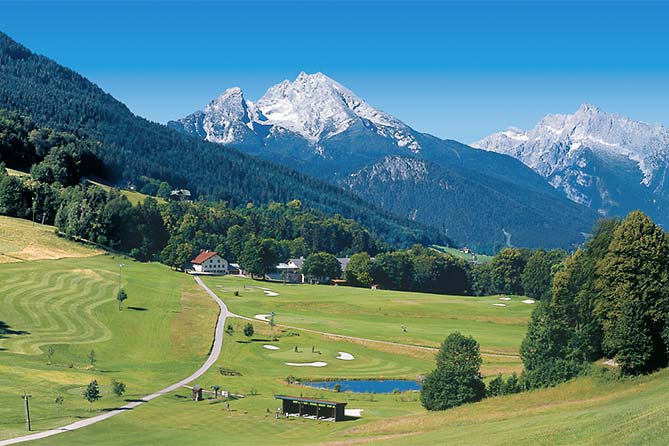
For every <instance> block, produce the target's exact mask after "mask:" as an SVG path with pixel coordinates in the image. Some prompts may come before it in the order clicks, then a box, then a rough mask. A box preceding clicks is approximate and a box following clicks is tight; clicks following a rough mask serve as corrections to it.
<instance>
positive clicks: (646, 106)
mask: <svg viewBox="0 0 669 446" xmlns="http://www.w3.org/2000/svg"><path fill="white" fill-rule="evenodd" d="M667 23H669V3H665V2H654V3H640V2H634V3H624V2H616V1H610V2H603V1H599V2H593V3H583V2H565V1H553V2H517V3H510V2H501V1H494V2H438V1H431V2H401V1H371V2H354V1H340V2H326V1H313V2H305V1H302V2H280V1H274V2H212V1H210V2H202V3H196V2H174V1H166V2H145V3H140V2H104V1H90V2H86V3H77V2H55V1H51V2H32V1H22V2H16V3H13V2H7V1H3V2H2V3H1V4H0V30H2V31H4V32H6V33H8V34H9V35H10V36H11V37H13V38H14V39H16V40H18V41H19V42H21V43H23V44H25V45H27V46H28V47H29V48H31V49H32V50H33V51H35V52H38V53H41V54H44V55H47V56H49V57H50V58H52V59H54V60H56V61H57V62H59V63H61V64H63V65H66V66H68V67H70V68H72V69H74V70H76V71H78V72H80V73H82V74H83V75H85V76H86V77H88V78H89V79H91V80H92V81H94V82H96V83H97V84H98V85H100V86H101V87H102V88H104V89H105V90H107V91H108V92H110V93H111V94H112V95H114V96H115V97H116V98H118V99H120V100H122V101H123V102H125V103H126V104H127V105H128V106H129V107H130V109H131V110H133V111H134V112H135V113H137V114H139V115H141V116H144V117H146V118H149V119H151V120H154V121H158V122H166V121H167V120H169V119H174V118H179V117H182V116H184V115H186V114H189V113H191V112H192V111H194V110H196V109H201V108H202V107H204V105H205V104H206V103H207V102H208V101H209V100H210V99H212V98H214V97H215V96H217V95H218V94H219V93H220V92H221V91H223V90H225V89H226V88H228V87H231V86H240V87H242V89H243V90H244V92H245V95H246V97H247V98H248V99H251V100H255V99H258V98H259V97H260V96H261V95H262V93H263V92H264V91H265V90H266V89H267V88H268V87H269V86H271V85H273V84H275V83H277V82H279V81H281V80H283V79H286V78H289V79H293V78H294V77H295V76H296V75H297V74H298V73H299V72H300V71H301V70H305V71H307V72H315V71H322V72H324V73H325V74H327V75H329V76H330V77H332V78H334V79H335V80H337V81H339V82H341V83H342V84H344V85H346V86H347V87H349V88H350V89H351V90H353V91H354V92H356V93H357V94H358V95H360V96H361V97H362V98H364V99H366V100H367V101H368V102H369V103H370V104H372V105H373V106H375V107H377V108H380V109H382V110H384V111H386V112H388V113H391V114H392V115H394V116H396V117H398V118H400V119H401V120H403V121H405V122H406V123H407V124H409V125H411V126H412V127H414V128H415V129H417V130H420V131H424V132H428V133H432V134H434V135H437V136H440V137H444V138H453V139H457V140H460V141H463V142H471V141H472V140H475V139H478V138H480V137H483V136H486V135H487V134H489V133H492V132H494V131H498V130H501V129H503V128H506V127H508V126H517V127H522V128H527V127H531V126H533V125H534V123H535V122H536V121H537V120H538V119H539V118H540V117H541V116H543V115H545V114H547V113H569V112H573V111H575V110H576V109H577V108H578V106H579V104H580V103H582V102H592V103H594V104H596V105H598V106H599V107H601V108H602V109H604V110H606V111H612V112H617V113H621V114H624V115H627V116H630V117H632V118H636V119H640V120H644V121H649V122H661V123H663V124H664V125H667V123H669V107H668V105H669V57H667V55H668V54H669V50H667V48H669V26H668V25H667Z"/></svg>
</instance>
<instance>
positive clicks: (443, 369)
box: [420, 332, 486, 410]
mask: <svg viewBox="0 0 669 446" xmlns="http://www.w3.org/2000/svg"><path fill="white" fill-rule="evenodd" d="M481 362H482V361H481V354H480V352H479V344H478V342H476V341H475V340H474V338H472V337H471V336H470V337H465V336H463V335H462V334H460V333H457V332H456V333H451V334H450V335H449V336H448V337H447V338H446V340H445V341H444V343H443V344H442V346H441V350H440V351H439V354H438V355H437V368H436V369H435V370H434V371H433V372H432V373H430V374H429V375H427V377H425V380H424V381H423V387H422V389H421V392H420V399H421V402H422V403H423V406H424V407H425V408H426V409H428V410H444V409H448V408H451V407H455V406H459V405H461V404H464V403H469V402H473V401H478V400H480V399H481V398H483V397H484V396H485V391H486V388H485V384H484V383H483V380H482V379H481V373H480V371H479V368H480V367H481Z"/></svg>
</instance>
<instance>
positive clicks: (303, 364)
mask: <svg viewBox="0 0 669 446" xmlns="http://www.w3.org/2000/svg"><path fill="white" fill-rule="evenodd" d="M286 365H290V366H293V367H325V366H326V365H328V363H327V362H323V361H316V362H287V363H286Z"/></svg>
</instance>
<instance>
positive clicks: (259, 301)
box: [0, 217, 669, 446]
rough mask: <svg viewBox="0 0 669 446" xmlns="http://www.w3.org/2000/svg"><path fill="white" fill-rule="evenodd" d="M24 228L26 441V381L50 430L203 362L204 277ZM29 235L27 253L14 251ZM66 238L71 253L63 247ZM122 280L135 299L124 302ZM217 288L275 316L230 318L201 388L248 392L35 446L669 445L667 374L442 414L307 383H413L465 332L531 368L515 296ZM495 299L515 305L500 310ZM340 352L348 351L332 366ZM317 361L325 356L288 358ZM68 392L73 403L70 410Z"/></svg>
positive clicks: (14, 322)
mask: <svg viewBox="0 0 669 446" xmlns="http://www.w3.org/2000/svg"><path fill="white" fill-rule="evenodd" d="M24 223H25V222H21V221H18V220H15V219H7V218H4V217H0V231H4V232H0V234H2V235H1V236H0V243H2V244H3V246H5V248H4V249H5V251H4V252H6V253H8V254H10V255H11V256H12V257H10V258H11V259H12V260H11V261H9V262H7V263H3V264H2V265H0V321H2V322H3V323H4V324H6V326H7V327H8V333H7V334H4V335H2V337H1V338H0V439H5V438H11V437H14V436H19V435H23V434H25V428H24V419H23V407H22V400H21V397H20V396H21V394H22V393H23V392H24V391H25V392H28V393H30V394H31V395H32V398H31V399H30V403H31V413H32V418H33V429H34V430H36V431H39V430H45V429H48V428H53V427H57V426H62V425H65V424H68V423H70V422H72V421H76V420H78V419H83V418H87V417H90V416H93V415H96V414H99V413H103V412H104V411H105V410H109V409H111V408H114V407H118V406H120V405H123V404H125V402H126V401H128V400H133V399H138V398H141V397H142V396H144V395H146V394H149V393H152V392H154V391H156V390H159V389H161V388H163V387H165V386H167V385H169V384H171V383H173V382H176V381H178V380H180V379H182V378H183V377H185V376H188V375H189V374H191V373H192V372H193V371H194V370H196V369H197V368H198V367H199V366H200V365H201V364H202V363H203V362H204V360H205V358H206V356H207V354H208V352H209V348H210V346H211V341H212V335H213V328H214V323H215V318H216V316H217V314H218V307H217V306H216V304H215V303H214V302H213V301H212V300H211V298H210V297H209V296H208V295H207V294H206V293H205V292H204V291H203V290H202V289H201V288H199V287H198V286H197V284H196V283H195V282H194V280H193V279H192V277H190V276H188V275H186V274H182V273H177V272H175V271H172V270H170V269H168V268H167V267H165V266H163V265H160V264H156V263H138V262H134V261H132V260H130V259H127V258H123V257H119V256H113V255H110V254H100V252H99V251H95V250H92V249H90V248H87V247H85V246H82V245H77V244H74V243H71V242H68V241H66V240H62V239H59V238H57V237H56V236H55V235H54V233H53V229H52V228H48V227H41V226H39V225H37V226H36V227H33V226H32V225H31V224H30V222H28V223H27V224H24ZM12 228H17V229H16V231H15V232H12V231H11V229H12ZM10 245H11V249H8V248H7V247H9V246H10ZM27 246H32V248H31V252H32V256H30V257H27V256H23V257H21V256H20V255H15V254H16V253H21V252H25V249H26V247H27ZM56 247H57V249H59V250H61V251H60V255H59V256H57V257H54V256H53V255H52V254H53V253H52V251H53V250H54V249H56ZM121 263H123V264H124V265H125V266H124V267H123V268H122V269H120V268H119V264H121ZM121 273H122V285H123V287H124V289H125V290H126V291H127V293H128V296H129V299H128V300H127V301H126V302H125V303H124V308H123V311H118V309H117V303H116V301H115V295H116V292H117V290H118V286H119V280H121ZM205 282H206V283H207V284H208V286H209V287H210V288H211V289H212V290H214V291H215V292H216V293H217V294H218V295H219V296H220V297H221V298H222V299H223V300H224V301H225V302H226V303H227V305H228V306H229V308H230V310H231V311H233V312H236V313H238V314H240V315H242V316H245V317H248V318H251V319H253V318H254V317H255V316H256V315H259V314H268V313H270V312H272V311H274V312H275V313H276V319H275V320H276V323H277V326H276V327H275V328H274V333H273V334H274V335H275V336H276V340H273V339H272V337H271V336H270V327H269V324H267V323H265V322H261V321H259V320H253V321H252V324H253V326H254V328H255V333H254V335H253V336H251V337H247V336H245V335H244V333H243V328H244V325H246V324H247V321H246V320H242V319H236V318H235V319H228V323H230V324H231V325H232V331H231V332H230V333H226V334H225V339H224V342H223V351H222V354H221V357H220V358H219V360H218V361H217V363H216V364H215V365H214V366H213V367H212V368H211V369H210V370H209V371H208V372H207V373H206V374H205V375H203V376H202V377H201V378H199V379H198V380H197V381H196V382H195V383H193V384H199V385H201V386H202V387H203V388H205V389H207V390H211V388H212V386H214V385H217V386H220V387H221V388H222V389H223V390H226V391H229V392H232V393H235V394H240V395H243V397H242V398H231V399H229V400H227V399H225V398H222V397H219V398H217V399H216V398H214V395H213V393H212V392H207V393H205V401H201V402H193V401H191V399H190V390H189V389H181V390H177V391H175V392H172V393H170V394H167V395H164V396H161V397H159V398H157V399H154V400H152V401H151V402H149V403H146V404H143V405H141V406H139V407H136V408H134V409H132V410H129V411H127V412H125V413H122V414H120V415H118V416H116V417H114V418H112V419H109V420H106V421H103V422H101V423H98V424H95V425H92V426H89V427H86V428H83V429H80V430H77V431H74V432H68V433H63V434H59V435H56V436H53V437H50V438H48V439H45V440H39V441H34V442H32V444H35V445H90V444H96V445H149V444H163V445H183V444H220V443H228V442H229V443H232V444H279V445H281V444H291V445H294V444H327V445H348V444H367V443H374V444H389V445H403V444H412V445H434V444H449V445H469V444H481V445H486V444H491V445H514V446H523V445H571V444H583V445H598V444H612V445H614V444H632V445H634V444H639V445H641V444H651V445H654V444H657V445H660V444H664V442H665V441H664V440H665V438H666V436H667V435H669V426H668V424H669V423H668V421H667V420H668V419H669V417H668V415H669V403H668V402H667V398H666V395H668V394H669V380H667V377H668V376H667V372H666V371H663V372H660V373H658V374H655V375H651V376H644V377H639V378H632V379H627V380H622V381H615V380H610V379H607V378H606V375H605V374H602V375H598V376H599V377H588V378H581V379H578V380H575V381H573V382H570V383H567V384H564V385H561V386H558V387H556V388H552V389H546V390H540V391H533V392H527V393H522V394H518V395H513V396H505V397H498V398H492V399H487V400H484V401H482V402H479V403H475V404H469V405H465V406H462V407H460V408H457V409H453V410H449V411H445V412H441V413H428V412H426V411H425V410H424V409H423V408H422V407H421V405H420V401H419V395H418V393H417V392H404V393H393V394H373V393H367V394H355V393H349V392H342V393H338V392H334V391H328V390H320V389H313V388H309V387H305V386H303V385H301V384H300V382H303V381H307V380H311V379H313V380H323V379H326V380H327V379H336V378H341V379H369V378H404V379H416V378H418V377H420V376H421V375H423V374H425V373H427V372H429V371H430V370H431V369H432V368H433V366H434V354H435V351H436V350H435V349H434V347H436V346H438V345H439V343H440V342H441V341H442V340H443V338H444V337H445V336H446V335H447V334H448V333H450V332H451V331H454V330H459V331H461V332H463V333H465V334H471V335H473V336H474V337H475V338H477V340H478V341H479V342H480V344H481V349H482V351H483V359H484V365H483V372H484V374H486V375H487V376H491V375H493V374H496V373H503V374H508V373H510V372H512V371H519V370H520V368H521V363H520V359H519V358H518V356H517V353H518V348H519V345H520V342H521V341H522V339H523V336H524V332H525V327H526V324H527V321H528V318H529V315H530V312H531V310H532V305H527V304H523V303H522V302H521V300H522V298H521V297H516V296H511V298H510V299H511V300H504V301H502V300H500V299H499V297H498V296H493V297H462V296H443V295H429V294H420V293H404V292H391V291H384V290H367V289H355V288H347V287H329V286H312V285H284V284H278V283H267V282H260V281H252V280H248V279H242V278H238V277H209V278H206V279H205ZM262 288H269V289H271V291H272V293H276V294H278V295H268V293H266V291H268V290H263V289H262ZM500 303H503V304H505V305H506V306H504V307H502V306H497V305H494V304H500ZM403 327H404V328H403ZM318 332H323V333H318ZM269 345H271V346H273V348H274V349H268V348H266V346H269ZM91 350H94V351H95V358H96V361H95V362H94V363H93V364H91V361H90V360H89V354H90V351H91ZM47 352H51V353H52V355H51V356H50V357H49V355H48V354H47ZM340 352H346V353H349V354H350V355H353V357H354V359H353V360H350V361H345V360H341V359H337V356H338V355H339V354H340ZM311 362H325V363H327V365H326V366H324V367H295V366H290V365H287V364H286V363H311ZM112 378H114V379H117V380H120V381H123V382H124V383H126V385H127V389H128V390H127V393H126V394H125V395H124V396H123V397H120V398H119V397H116V396H113V395H112V393H111V386H110V383H111V379H112ZM92 379H97V380H98V382H100V384H101V387H102V395H103V398H102V399H101V400H100V401H98V402H95V403H94V404H92V405H90V406H89V404H88V403H87V402H86V401H85V400H84V399H83V398H82V396H81V393H82V391H83V388H84V386H85V385H86V384H87V383H88V382H89V381H90V380H92ZM293 381H295V382H293ZM275 394H292V395H303V396H310V397H315V398H326V399H333V400H339V401H345V402H347V403H348V406H347V407H348V408H350V409H361V410H362V417H361V418H359V419H353V420H350V421H345V422H341V423H330V422H324V421H315V420H307V419H293V418H289V419H283V418H282V419H278V420H277V419H275V418H274V410H275V409H276V407H277V406H278V403H277V401H276V400H275V399H274V395H275ZM57 396H63V397H64V402H63V404H62V406H59V405H57V404H56V403H55V398H56V397H57ZM228 403H229V404H230V410H229V411H228V410H226V404H228Z"/></svg>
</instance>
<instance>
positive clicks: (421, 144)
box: [168, 72, 595, 251]
mask: <svg viewBox="0 0 669 446" xmlns="http://www.w3.org/2000/svg"><path fill="white" fill-rule="evenodd" d="M168 125H169V126H170V127H172V128H174V129H177V130H179V131H182V132H186V133H189V134H192V135H194V136H196V137H198V138H201V139H206V140H208V141H213V142H218V143H221V144H222V145H227V146H232V147H235V148H239V149H242V150H244V151H246V152H248V153H250V154H252V155H258V156H262V157H264V158H267V159H269V160H271V161H275V162H279V163H282V164H284V165H287V166H289V167H291V168H295V169H298V170H301V171H302V172H305V173H308V174H311V175H314V176H317V177H320V178H324V179H326V180H328V181H330V182H331V183H334V184H336V185H339V186H343V187H345V188H347V189H349V190H351V191H353V192H355V193H356V194H358V195H360V196H361V197H362V198H364V199H369V200H372V201H373V202H374V203H375V204H379V205H381V206H382V207H384V208H385V209H388V210H389V211H391V212H393V213H398V214H401V215H404V216H407V217H409V218H413V219H415V220H417V221H420V222H422V223H425V224H428V225H430V226H433V227H435V228H438V229H440V230H442V231H444V232H447V233H448V234H449V235H452V236H453V238H454V240H456V241H457V242H460V243H466V244H468V245H470V246H476V247H479V248H481V249H485V250H488V251H492V250H493V249H494V248H495V247H500V246H504V245H505V244H507V243H508V240H509V237H511V240H512V242H511V243H518V244H519V245H520V246H532V247H537V246H547V247H555V246H562V247H565V248H568V247H571V246H573V245H574V244H577V243H579V242H581V241H583V233H585V232H587V231H588V230H589V229H590V227H591V224H592V222H593V221H594V217H595V214H594V213H593V212H592V211H591V210H589V209H587V208H585V207H583V206H579V205H577V204H575V203H572V202H571V201H569V200H568V199H567V198H565V197H564V196H563V195H561V194H560V193H558V192H557V191H556V190H555V189H553V188H552V187H551V186H550V185H549V184H548V183H547V182H546V180H545V179H544V178H542V177H541V176H540V175H538V174H537V173H535V172H534V171H532V169H530V168H528V167H527V166H525V165H524V164H523V163H522V162H520V161H519V160H517V159H515V158H513V157H510V156H506V155H500V154H497V153H492V152H486V151H482V150H477V149H472V148H471V147H469V146H466V145H464V144H461V143H458V142H457V141H452V140H442V139H439V138H436V137H434V136H431V135H429V134H426V133H421V132H418V131H416V130H414V129H412V128H411V127H409V126H408V125H406V124H404V123H403V122H402V121H400V120H399V119H397V118H395V117H393V116H391V115H389V114H387V113H384V112H382V111H380V110H378V109H376V108H374V107H372V106H371V105H370V104H368V103H367V102H365V101H364V100H363V99H361V98H360V97H359V96H357V95H356V94H355V93H353V92H352V91H351V90H349V89H348V88H346V87H344V86H343V85H341V84H339V83H338V82H336V81H334V80H332V79H331V78H329V77H327V76H325V75H324V74H322V73H316V74H306V73H304V72H302V73H300V74H299V75H298V76H297V78H296V79H295V80H294V81H292V82H291V81H288V80H284V81H282V82H280V83H279V84H276V85H274V86H273V87H271V88H269V90H267V92H266V93H265V94H264V95H263V96H262V97H261V98H260V99H258V100H257V101H249V100H248V99H246V98H245V97H244V95H243V93H242V91H241V90H240V89H239V88H232V89H229V90H226V91H225V92H224V93H223V94H222V95H221V96H220V97H218V98H217V99H215V100H213V101H211V102H210V103H209V104H208V105H207V106H206V107H205V109H204V110H203V111H197V112H195V113H193V114H191V115H189V116H187V117H185V118H183V119H180V120H178V121H171V122H169V123H168ZM451 183H453V185H457V187H455V186H453V187H451ZM564 215H569V216H570V222H571V223H570V224H568V225H565V224H558V223H559V220H560V216H564ZM502 222H504V223H502ZM502 224H503V225H504V226H503V227H502V226H501V225H502ZM505 231H506V232H505ZM547 231H548V232H551V233H554V235H555V236H554V237H553V238H552V239H550V240H548V239H547V238H546V236H545V233H546V232H547ZM509 234H511V236H509Z"/></svg>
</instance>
